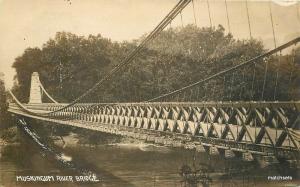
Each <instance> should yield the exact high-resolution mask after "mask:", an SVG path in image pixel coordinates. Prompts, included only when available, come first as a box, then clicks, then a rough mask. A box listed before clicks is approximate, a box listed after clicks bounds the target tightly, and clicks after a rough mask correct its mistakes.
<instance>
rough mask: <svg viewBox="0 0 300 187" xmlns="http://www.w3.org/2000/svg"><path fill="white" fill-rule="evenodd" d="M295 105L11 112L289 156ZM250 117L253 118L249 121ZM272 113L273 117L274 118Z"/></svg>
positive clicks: (47, 107) (42, 107) (200, 146)
mask: <svg viewBox="0 0 300 187" xmlns="http://www.w3.org/2000/svg"><path fill="white" fill-rule="evenodd" d="M63 105H64V104H36V105H34V104H31V105H26V107H27V108H28V109H31V110H33V111H38V112H45V111H53V110H55V109H57V108H58V107H61V106H63ZM91 106H93V107H91ZM266 106H268V107H266ZM295 106H299V103H290V102H285V103H279V102H276V103H264V105H263V106H262V105H256V104H255V103H248V104H246V105H240V103H236V104H235V103H231V104H229V103H221V104H220V103H217V104H216V103H215V105H214V103H194V104H193V105H189V104H188V103H181V104H178V103H177V104H176V103H164V104H162V103H160V104H159V103H149V104H148V103H147V104H145V103H144V104H140V103H138V104H137V103H131V104H127V103H126V104H119V105H115V104H82V105H76V106H74V107H72V108H70V109H68V110H65V111H62V112H59V113H55V114H53V116H52V117H43V116H35V115H33V114H28V113H26V112H25V111H22V109H20V108H19V107H18V106H17V105H15V104H11V105H10V107H9V111H10V112H11V113H14V114H18V115H22V116H27V117H30V118H35V119H38V120H43V121H48V122H53V123H54V124H63V125H70V126H76V127H80V128H86V129H91V130H96V131H101V132H107V133H112V134H119V135H125V136H130V137H133V138H138V139H143V140H146V141H152V142H154V143H159V144H164V145H167V146H174V147H178V146H183V147H185V148H188V149H191V148H196V149H197V150H209V151H210V152H211V150H215V149H217V150H218V152H224V151H225V152H226V151H228V150H230V151H233V152H240V153H251V154H255V155H265V156H266V155H275V156H276V157H284V158H287V159H289V158H290V157H291V152H293V154H294V153H296V154H299V149H298V148H299V139H297V137H298V135H299V134H300V133H299V130H296V129H292V128H287V126H288V125H291V124H290V123H292V121H291V119H283V118H282V115H283V114H285V113H284V112H285V111H286V109H291V107H292V109H297V108H298V107H295ZM229 109H231V110H229ZM262 109H263V110H264V111H262ZM266 109H267V110H266ZM253 111H254V113H253ZM274 111H276V112H275V113H274ZM251 112H252V113H253V114H255V115H253V114H251ZM251 116H252V118H253V119H250V118H251ZM253 116H255V117H253ZM270 116H273V117H272V119H270ZM278 116H279V117H281V119H280V120H278ZM232 118H233V119H232ZM274 125H275V126H274ZM290 132H292V133H290ZM291 134H292V135H291ZM295 135H296V136H295Z"/></svg>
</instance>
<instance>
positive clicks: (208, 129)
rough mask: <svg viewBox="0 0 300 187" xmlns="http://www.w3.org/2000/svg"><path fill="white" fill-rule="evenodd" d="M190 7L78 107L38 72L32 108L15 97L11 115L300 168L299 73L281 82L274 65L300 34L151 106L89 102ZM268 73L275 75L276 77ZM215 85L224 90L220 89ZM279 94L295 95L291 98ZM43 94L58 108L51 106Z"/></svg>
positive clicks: (184, 3)
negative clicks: (54, 92) (57, 95)
mask: <svg viewBox="0 0 300 187" xmlns="http://www.w3.org/2000/svg"><path fill="white" fill-rule="evenodd" d="M190 2H191V0H181V1H179V3H178V4H177V5H176V6H175V7H174V8H173V9H172V10H171V11H170V12H169V14H168V15H167V16H166V17H165V18H164V19H163V20H162V21H161V22H160V23H159V24H158V25H157V27H155V29H154V30H153V31H152V32H151V33H149V35H148V36H146V37H145V38H144V39H143V40H142V41H141V42H140V43H139V45H138V46H137V47H136V48H135V49H134V50H133V51H132V52H131V53H130V54H129V55H128V56H127V57H126V58H124V60H123V61H121V63H119V64H118V65H116V66H115V67H114V68H113V69H112V70H111V71H110V72H108V73H107V74H106V75H105V76H104V77H103V78H102V79H100V80H99V82H97V83H96V84H95V85H94V86H93V87H92V88H90V89H89V90H87V91H86V92H85V93H84V94H82V95H81V96H80V97H78V98H77V99H75V100H74V101H73V102H71V103H58V102H57V101H55V100H54V99H53V98H52V97H51V96H50V95H49V94H48V93H47V91H46V90H45V88H44V87H43V85H42V84H41V82H40V79H39V76H38V73H33V74H32V80H31V81H32V82H31V89H30V99H29V103H27V104H25V103H21V102H20V101H18V99H17V98H16V97H15V96H14V95H13V93H12V92H10V94H11V96H12V98H13V101H14V102H12V103H10V104H9V112H11V113H12V114H14V115H17V116H25V117H28V118H33V119H37V120H42V121H48V122H52V124H55V125H69V126H74V127H79V128H85V129H90V130H95V131H100V132H105V133H111V134H116V135H122V136H128V137H132V138H135V139H140V140H143V141H146V142H151V143H155V144H160V145H164V146H169V147H180V148H185V149H191V150H196V151H198V152H207V153H208V154H210V155H221V156H223V157H225V158H233V157H240V158H242V159H243V160H245V161H253V160H255V159H260V160H264V161H266V162H273V163H274V162H278V161H282V160H286V161H290V162H296V163H297V164H299V156H300V155H299V153H300V151H299V148H300V143H299V142H300V131H299V129H300V101H299V97H298V98H297V97H294V96H293V94H291V93H294V92H292V91H291V90H294V91H295V90H296V91H297V89H298V91H299V88H293V89H291V87H294V86H295V85H296V84H295V85H294V84H292V80H291V77H294V76H299V75H292V73H293V72H294V69H291V70H288V71H284V72H283V73H288V74H289V75H288V76H287V77H289V78H290V79H289V80H288V81H286V82H287V83H285V82H284V83H282V84H280V83H279V81H278V79H279V78H278V77H279V73H278V72H279V67H280V66H279V65H277V66H276V67H275V68H274V67H272V65H273V66H275V65H274V63H273V61H274V58H275V57H274V56H277V57H278V53H280V55H279V56H280V58H279V59H278V60H277V61H280V59H281V60H282V61H283V60H284V59H285V58H283V57H282V56H281V52H282V51H283V50H286V51H288V52H289V51H291V50H288V49H287V48H290V47H291V46H294V45H296V44H298V43H299V42H300V37H297V38H295V39H293V40H291V41H289V42H287V43H284V44H282V45H280V46H277V45H275V48H274V49H272V50H269V51H266V52H263V53H262V54H259V55H258V56H254V57H252V58H250V59H247V60H244V61H242V62H239V63H235V64H233V65H232V66H231V67H228V68H227V69H223V70H222V71H220V72H214V73H212V75H210V76H208V77H205V78H203V79H201V80H199V81H196V82H193V83H189V84H188V85H186V86H184V87H181V88H178V89H175V90H173V91H169V92H167V93H164V94H161V93H159V94H158V95H157V96H156V97H152V98H144V99H143V101H138V102H137V101H135V102H128V101H127V102H115V101H112V102H102V101H101V102H94V103H84V102H81V101H82V100H83V99H84V98H87V97H88V96H91V95H92V93H94V92H95V91H96V90H97V89H98V88H99V87H101V86H103V85H104V83H106V82H107V81H108V80H111V79H113V78H114V77H118V75H117V76H115V75H116V74H117V73H120V72H121V71H122V70H123V69H124V67H126V66H127V65H128V64H130V63H132V61H133V59H134V58H135V57H136V56H137V55H138V54H139V52H140V51H141V50H142V49H144V48H145V46H146V44H148V43H149V42H151V41H152V40H153V39H154V38H155V37H156V36H157V35H159V33H160V32H162V31H163V29H164V28H166V27H167V26H168V25H170V23H171V22H172V20H173V19H174V18H175V17H176V16H177V15H178V14H180V13H181V12H182V10H183V9H184V8H185V7H186V6H187V5H188V4H189V3H190ZM249 26H250V25H249ZM292 51H293V50H292ZM225 56H226V55H225ZM229 56H230V54H229ZM226 57H228V56H226ZM224 58H225V57H224ZM286 59H294V60H293V62H282V63H286V64H284V65H287V64H289V67H292V68H295V58H290V57H289V58H286ZM272 60H273V61H272ZM272 63H273V64H272ZM291 64H292V65H291ZM270 66H271V68H270ZM274 69H275V70H274ZM271 70H272V72H271ZM274 72H275V73H274ZM268 73H273V74H272V76H269V74H268ZM281 76H282V77H283V75H281ZM41 80H42V79H41ZM295 80H299V79H295ZM297 86H299V83H298V84H297ZM215 88H218V89H219V92H220V90H222V91H223V93H219V92H216V91H215ZM279 91H288V94H283V93H281V92H279ZM43 95H46V96H47V98H48V99H50V100H51V101H52V102H53V103H43V102H42V97H43ZM279 96H280V97H279ZM270 98H272V99H270ZM116 100H117V99H116Z"/></svg>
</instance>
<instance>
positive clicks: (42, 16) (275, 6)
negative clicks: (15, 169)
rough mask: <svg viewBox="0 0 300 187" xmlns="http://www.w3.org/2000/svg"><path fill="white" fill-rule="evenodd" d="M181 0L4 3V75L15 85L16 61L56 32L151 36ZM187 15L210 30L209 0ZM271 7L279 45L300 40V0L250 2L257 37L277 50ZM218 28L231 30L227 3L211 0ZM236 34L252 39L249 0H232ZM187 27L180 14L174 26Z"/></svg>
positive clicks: (0, 66) (0, 11)
mask: <svg viewBox="0 0 300 187" xmlns="http://www.w3.org/2000/svg"><path fill="white" fill-rule="evenodd" d="M177 2H178V0H0V72H4V74H5V78H4V79H5V84H6V86H7V87H8V88H10V87H11V86H12V85H13V77H14V75H15V72H14V69H13V68H12V67H11V66H12V64H13V62H14V59H15V58H16V57H18V56H21V55H22V53H23V52H24V50H25V49H26V48H28V47H42V45H43V43H45V42H46V41H48V40H49V38H53V37H54V36H55V33H56V32H59V31H67V32H72V33H74V34H77V35H82V36H88V35H89V34H93V35H97V34H101V35H102V36H104V37H107V38H110V39H111V40H113V41H123V40H132V39H136V38H139V37H140V36H142V35H143V34H145V33H147V32H150V31H151V30H152V29H153V28H154V27H155V26H156V25H157V24H158V22H159V21H160V20H162V19H163V17H164V16H165V15H166V14H167V13H168V12H169V11H170V10H171V8H172V7H173V6H174V5H175V4H176V3H177ZM193 2H194V9H193V6H192V5H193V4H192V3H190V4H189V5H188V6H187V7H186V8H185V9H184V10H183V12H182V18H183V24H184V25H186V24H195V19H194V15H195V18H196V24H197V26H200V27H203V26H209V25H210V19H209V11H208V6H207V5H208V4H207V1H206V0H194V1H193ZM269 4H270V7H271V10H272V16H273V17H272V18H273V22H274V31H275V36H276V42H277V46H278V45H280V44H282V43H284V42H286V41H288V40H291V39H293V38H296V37H297V36H300V16H299V14H300V0H273V1H271V3H269V2H268V1H256V0H255V1H254V0H248V1H247V5H248V12H249V20H250V28H251V33H252V36H253V37H254V38H257V39H260V40H262V41H263V42H264V43H265V46H266V48H273V47H274V43H273V35H272V27H271V19H270V11H269ZM209 8H210V13H211V14H210V16H211V21H212V25H213V26H217V25H218V24H222V25H223V26H224V27H225V29H226V32H229V27H228V22H227V14H226V6H225V0H209ZM227 10H228V17H229V26H230V31H231V33H232V34H233V36H234V37H235V38H242V39H245V38H249V37H250V34H249V24H248V18H247V11H246V10H247V9H246V1H245V0H239V1H238V0H227ZM181 24H182V22H181V18H180V16H178V17H177V18H175V20H174V21H173V22H172V24H171V26H172V27H176V26H180V25H181Z"/></svg>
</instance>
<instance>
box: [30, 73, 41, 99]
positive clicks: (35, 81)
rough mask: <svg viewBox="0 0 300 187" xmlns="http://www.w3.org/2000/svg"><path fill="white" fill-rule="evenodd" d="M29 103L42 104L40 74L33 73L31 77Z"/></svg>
mask: <svg viewBox="0 0 300 187" xmlns="http://www.w3.org/2000/svg"><path fill="white" fill-rule="evenodd" d="M29 103H30V104H39V103H42V89H41V83H40V78H39V74H38V72H33V73H32V75H31V86H30V96H29Z"/></svg>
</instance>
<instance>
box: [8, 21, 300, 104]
mask: <svg viewBox="0 0 300 187" xmlns="http://www.w3.org/2000/svg"><path fill="white" fill-rule="evenodd" d="M142 38H143V37H142ZM142 38H140V39H139V40H136V41H132V42H121V43H119V42H112V41H111V40H109V39H107V38H103V37H102V36H101V35H97V36H93V35H89V36H88V37H83V36H77V35H75V34H72V33H66V32H58V33H57V34H56V35H55V37H54V38H52V39H50V40H49V41H47V42H46V43H45V44H44V45H43V47H42V48H28V49H26V50H25V51H24V53H23V55H22V56H19V57H17V58H16V59H15V62H14V64H13V67H14V68H15V69H16V72H17V75H16V85H15V88H14V92H15V93H16V94H17V96H18V98H20V99H21V101H23V102H27V101H28V97H29V88H30V77H31V74H32V72H34V71H37V72H39V74H40V79H41V81H42V83H43V85H44V86H45V87H46V89H47V90H48V92H49V93H50V94H51V95H52V96H54V97H55V98H56V99H57V100H59V101H60V102H69V101H72V100H73V99H75V98H76V97H78V96H79V95H80V94H82V93H84V92H85V91H86V90H87V89H89V88H90V87H92V86H93V85H94V84H95V83H96V82H97V81H98V80H99V79H101V78H102V77H103V76H104V75H105V74H106V73H107V72H108V71H109V70H111V69H112V68H113V67H114V66H115V65H116V64H118V63H119V62H120V61H121V60H122V59H124V58H125V57H126V55H127V54H128V53H129V52H130V51H131V50H132V49H134V47H136V46H137V44H138V43H139V41H140V40H141V39H142ZM264 51H265V49H264V46H263V44H262V42H260V41H257V40H254V39H251V40H236V39H234V38H233V36H232V35H231V34H225V32H224V28H223V27H222V26H219V27H217V28H198V27H195V26H192V25H187V26H186V27H183V28H172V29H168V30H166V31H163V32H162V33H161V34H160V35H159V36H158V37H157V38H156V39H155V40H154V41H152V42H151V43H150V44H149V45H148V47H147V48H146V49H144V50H143V51H141V52H140V54H139V55H138V56H137V57H136V58H135V59H134V62H133V63H132V64H131V65H129V66H127V67H126V68H125V69H124V70H123V71H122V72H119V73H118V74H116V75H115V76H114V77H113V79H111V80H110V81H108V82H107V83H106V84H105V85H104V86H103V87H101V88H100V89H98V90H97V91H96V92H95V93H93V94H92V97H87V98H86V99H85V102H95V101H99V100H101V101H109V102H126V101H141V100H146V99H150V98H152V97H155V96H157V95H160V94H162V93H166V92H169V91H172V90H174V89H178V88H180V87H182V86H185V85H188V84H190V83H193V82H195V81H198V80H201V79H203V78H205V77H207V76H209V75H212V74H214V73H217V72H220V71H222V70H224V69H226V68H228V67H232V66H233V65H237V64H239V63H241V62H243V61H245V60H247V59H251V58H252V57H255V56H257V55H259V54H262V53H263V52H264ZM293 54H298V56H296V57H295V56H291V55H286V54H284V55H281V56H274V57H272V58H269V59H267V60H266V61H269V64H270V63H273V64H274V65H273V64H272V65H270V66H269V67H268V68H269V69H268V71H269V73H270V76H268V77H267V84H266V94H265V96H266V98H267V99H268V98H273V92H274V84H275V82H274V80H275V77H276V76H277V74H278V75H279V76H278V79H279V82H280V86H281V87H282V89H279V91H278V92H280V93H278V97H279V99H281V100H285V99H288V97H291V95H293V96H294V98H295V95H296V96H299V94H298V91H299V90H295V89H294V90H291V89H290V88H288V86H291V85H292V86H293V84H294V85H296V84H297V81H299V77H297V76H296V75H297V74H299V72H300V71H299V63H298V64H297V63H294V62H297V61H299V60H300V58H299V54H300V49H298V50H297V51H296V52H294V53H293ZM297 58H298V59H297ZM278 61H280V63H278ZM264 67H265V63H260V64H258V65H257V66H256V68H257V72H256V80H255V82H254V85H253V86H254V88H256V89H254V91H250V88H249V85H246V86H245V85H244V86H243V84H244V83H245V82H246V83H249V84H250V82H251V79H252V76H253V70H252V69H251V68H246V69H243V71H240V72H239V73H236V75H235V77H234V78H232V77H227V80H225V84H224V82H222V80H223V79H218V80H214V81H215V82H214V83H215V87H214V89H215V90H216V92H217V93H219V95H218V94H215V95H214V96H212V95H210V96H211V97H213V98H211V99H220V97H221V93H224V92H225V93H226V92H227V91H226V89H227V90H228V81H229V82H230V81H232V80H231V79H233V80H234V81H235V80H242V79H243V82H242V81H240V82H238V81H237V82H236V83H235V84H233V85H234V86H232V88H230V89H232V90H233V91H234V90H236V92H233V93H232V97H231V98H230V99H233V100H236V99H244V100H247V99H250V98H253V99H259V98H260V95H261V93H260V92H261V85H262V84H263V83H262V80H263V76H264ZM291 70H293V74H292V75H291V74H290V72H291ZM225 79H226V77H225ZM226 81H227V85H226ZM276 84H277V83H276ZM207 86H208V87H209V88H207V89H212V87H211V86H209V85H207ZM241 87H243V91H244V92H245V94H243V95H244V96H243V97H240V96H239V94H238V90H240V89H241ZM202 91H203V89H202ZM200 92H201V90H200ZM281 92H282V93H281ZM264 99H265V98H264Z"/></svg>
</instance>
